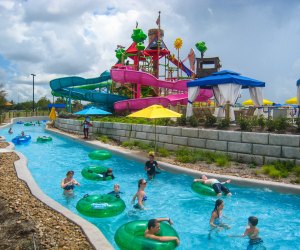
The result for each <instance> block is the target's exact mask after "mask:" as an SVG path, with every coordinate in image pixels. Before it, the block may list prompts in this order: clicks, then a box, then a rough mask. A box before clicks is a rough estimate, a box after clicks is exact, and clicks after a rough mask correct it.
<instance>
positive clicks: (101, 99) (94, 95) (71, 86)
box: [50, 71, 128, 109]
mask: <svg viewBox="0 0 300 250" xmlns="http://www.w3.org/2000/svg"><path fill="white" fill-rule="evenodd" d="M110 79H111V76H110V73H109V72H108V71H104V72H103V73H102V74H101V75H100V76H99V77H96V78H90V79H85V78H82V77H78V76H71V77H63V78H57V79H53V80H51V81H50V87H51V89H52V92H53V94H54V95H58V96H63V97H69V98H72V99H75V100H83V101H89V102H94V103H97V104H99V105H100V106H105V107H107V108H108V109H113V104H114V103H115V102H118V101H123V100H126V99H128V98H127V97H126V96H120V95H115V94H111V93H102V92H99V91H96V90H87V89H80V88H76V87H77V86H83V85H89V84H95V83H101V82H105V81H108V80H110Z"/></svg>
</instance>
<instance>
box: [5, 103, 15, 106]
mask: <svg viewBox="0 0 300 250" xmlns="http://www.w3.org/2000/svg"><path fill="white" fill-rule="evenodd" d="M12 105H13V104H12V103H10V102H6V103H4V106H12Z"/></svg>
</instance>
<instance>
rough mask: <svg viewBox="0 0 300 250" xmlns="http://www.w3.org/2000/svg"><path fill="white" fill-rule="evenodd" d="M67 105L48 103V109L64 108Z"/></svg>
mask: <svg viewBox="0 0 300 250" xmlns="http://www.w3.org/2000/svg"><path fill="white" fill-rule="evenodd" d="M66 106H67V105H66V104H64V103H49V104H48V108H52V107H54V108H65V107H66Z"/></svg>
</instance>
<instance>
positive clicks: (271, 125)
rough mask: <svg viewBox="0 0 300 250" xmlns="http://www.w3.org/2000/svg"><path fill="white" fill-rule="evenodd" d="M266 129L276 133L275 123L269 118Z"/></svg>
mask: <svg viewBox="0 0 300 250" xmlns="http://www.w3.org/2000/svg"><path fill="white" fill-rule="evenodd" d="M266 127H267V130H268V131H269V132H273V131H275V122H274V121H273V120H272V119H271V118H268V119H267V120H266Z"/></svg>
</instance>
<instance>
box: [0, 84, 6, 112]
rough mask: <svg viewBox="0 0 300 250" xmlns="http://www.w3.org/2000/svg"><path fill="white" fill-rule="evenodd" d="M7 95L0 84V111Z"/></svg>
mask: <svg viewBox="0 0 300 250" xmlns="http://www.w3.org/2000/svg"><path fill="white" fill-rule="evenodd" d="M6 95H7V93H6V92H5V90H4V87H3V84H0V109H3V107H4V104H5V102H6V101H7V100H6Z"/></svg>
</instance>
